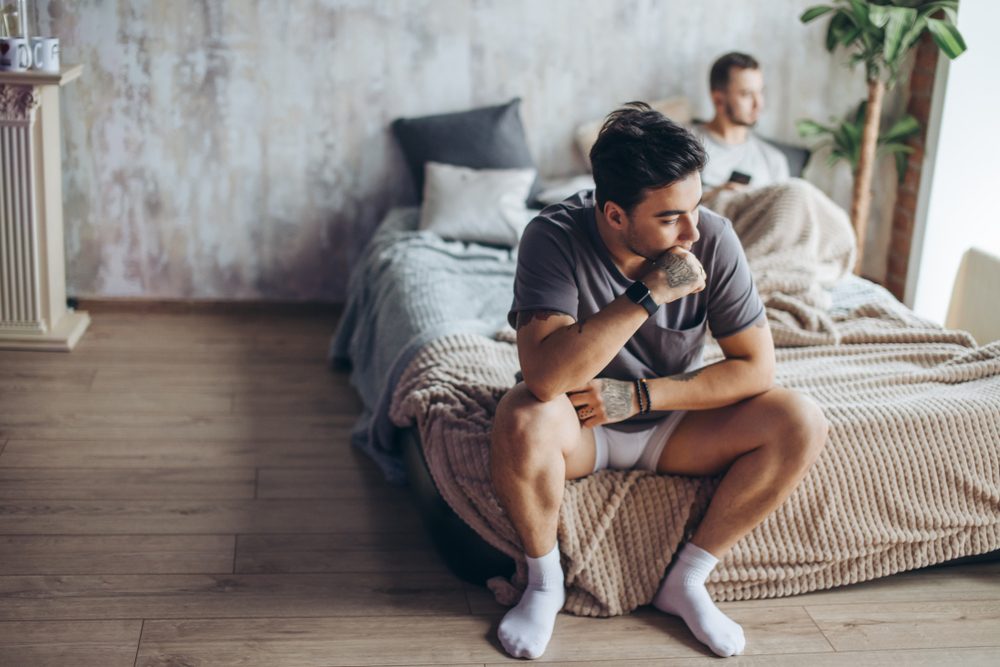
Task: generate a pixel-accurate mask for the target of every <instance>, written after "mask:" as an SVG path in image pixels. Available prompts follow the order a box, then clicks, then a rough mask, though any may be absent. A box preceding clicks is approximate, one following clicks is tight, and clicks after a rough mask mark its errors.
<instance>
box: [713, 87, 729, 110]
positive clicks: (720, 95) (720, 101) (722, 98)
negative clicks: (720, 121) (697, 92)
mask: <svg viewBox="0 0 1000 667" xmlns="http://www.w3.org/2000/svg"><path fill="white" fill-rule="evenodd" d="M711 96H712V106H713V107H715V109H716V111H718V110H719V109H721V108H722V107H724V106H725V105H726V93H725V92H724V91H721V90H713V91H711Z"/></svg>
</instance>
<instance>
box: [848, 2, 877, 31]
mask: <svg viewBox="0 0 1000 667" xmlns="http://www.w3.org/2000/svg"><path fill="white" fill-rule="evenodd" d="M850 3H851V12H850V13H851V15H852V17H853V19H854V22H855V23H856V24H857V25H858V27H860V28H862V29H865V28H867V26H869V25H871V18H869V16H868V8H869V7H870V6H871V7H877V6H878V5H869V4H868V3H867V2H865V0H850Z"/></svg>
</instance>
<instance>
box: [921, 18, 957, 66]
mask: <svg viewBox="0 0 1000 667" xmlns="http://www.w3.org/2000/svg"><path fill="white" fill-rule="evenodd" d="M927 29H928V30H930V31H931V37H933V38H934V43H935V44H937V45H938V48H940V49H941V51H942V52H943V53H944V54H945V55H946V56H948V58H950V59H951V60H954V59H955V58H957V57H959V56H960V55H962V53H964V52H965V49H966V46H965V40H964V39H962V34H961V33H960V32H959V31H958V28H956V27H955V26H954V24H952V23H950V22H948V21H942V20H941V19H927Z"/></svg>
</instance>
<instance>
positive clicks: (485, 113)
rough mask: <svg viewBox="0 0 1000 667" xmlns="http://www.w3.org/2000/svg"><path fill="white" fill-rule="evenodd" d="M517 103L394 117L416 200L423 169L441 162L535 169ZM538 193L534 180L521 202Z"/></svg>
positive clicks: (469, 165) (467, 165)
mask: <svg viewBox="0 0 1000 667" xmlns="http://www.w3.org/2000/svg"><path fill="white" fill-rule="evenodd" d="M520 105H521V98H519V97H515V98H514V99H513V100H511V101H510V102H508V103H507V104H501V105H499V106H493V107H481V108H478V109H470V110H469V111H460V112H457V113H446V114H438V115H434V116H422V117H420V118H397V119H396V120H394V121H393V122H392V131H393V134H395V135H396V139H397V141H399V145H400V147H401V148H402V149H403V157H404V158H405V159H406V164H407V166H409V168H410V174H411V175H412V176H413V182H414V185H416V189H417V196H418V197H419V198H421V199H422V198H423V191H424V165H425V164H426V163H427V162H440V163H443V164H451V165H456V166H459V167H471V168H472V169H518V168H528V167H532V168H533V167H534V166H535V161H534V160H533V159H532V157H531V151H530V150H529V149H528V140H527V137H526V136H525V134H524V125H523V124H522V123H521V114H520V112H519V109H520ZM540 190H541V185H540V183H539V182H538V178H537V177H536V178H535V181H534V183H533V184H532V186H531V191H530V192H529V194H528V199H527V201H526V203H531V202H533V201H534V199H535V195H536V194H537V193H538V192H539V191H540Z"/></svg>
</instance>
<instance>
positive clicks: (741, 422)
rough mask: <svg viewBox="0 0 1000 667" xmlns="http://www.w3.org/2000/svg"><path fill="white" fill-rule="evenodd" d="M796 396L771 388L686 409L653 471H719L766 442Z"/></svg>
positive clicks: (700, 473)
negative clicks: (707, 407)
mask: <svg viewBox="0 0 1000 667" xmlns="http://www.w3.org/2000/svg"><path fill="white" fill-rule="evenodd" d="M797 399H798V397H797V396H796V395H795V393H794V392H792V391H790V390H788V389H783V388H775V389H771V390H770V391H767V392H764V393H763V394H759V395H757V396H753V397H751V398H748V399H745V400H743V401H740V402H739V403H734V404H733V405H727V406H725V407H722V408H715V409H712V410H691V411H689V412H688V413H687V414H686V415H685V416H684V419H682V420H681V422H680V424H678V425H677V428H676V429H675V430H674V432H673V435H671V436H670V440H669V441H667V445H666V447H664V448H663V453H662V454H660V460H659V462H658V463H657V466H656V471H657V472H661V473H671V474H676V475H698V476H701V475H716V474H718V473H720V472H723V471H724V470H725V469H726V468H728V467H729V465H730V464H731V463H732V462H733V461H734V460H736V459H737V458H738V457H740V456H742V455H743V454H746V453H747V452H749V451H752V450H754V449H756V448H758V447H760V446H761V445H763V444H764V443H765V442H767V440H768V438H769V437H771V436H772V434H773V433H775V430H776V429H775V427H776V426H777V425H778V423H779V422H780V420H783V419H787V415H788V405H789V404H790V403H792V402H794V401H795V400H797Z"/></svg>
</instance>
